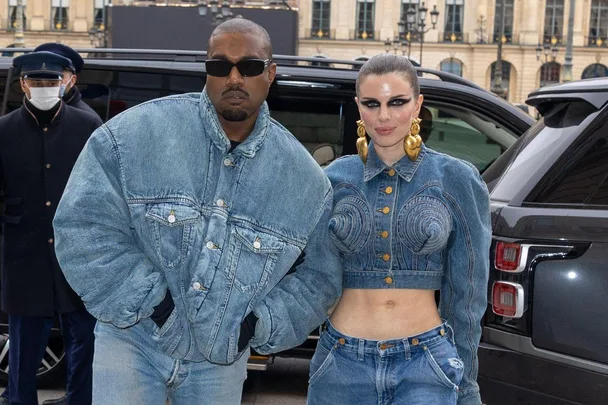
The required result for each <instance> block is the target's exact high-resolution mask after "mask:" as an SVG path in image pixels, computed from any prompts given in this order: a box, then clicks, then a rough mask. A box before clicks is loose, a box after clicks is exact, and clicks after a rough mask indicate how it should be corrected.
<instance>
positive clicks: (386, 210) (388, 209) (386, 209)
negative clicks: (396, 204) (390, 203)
mask: <svg viewBox="0 0 608 405" xmlns="http://www.w3.org/2000/svg"><path fill="white" fill-rule="evenodd" d="M389 212H391V209H390V208H389V207H384V208H382V213H383V214H388V213H389Z"/></svg>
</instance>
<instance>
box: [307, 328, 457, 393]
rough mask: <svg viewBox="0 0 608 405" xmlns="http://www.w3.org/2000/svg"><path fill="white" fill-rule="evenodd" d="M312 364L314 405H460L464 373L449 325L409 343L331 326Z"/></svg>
mask: <svg viewBox="0 0 608 405" xmlns="http://www.w3.org/2000/svg"><path fill="white" fill-rule="evenodd" d="M321 329H322V332H321V338H320V340H319V342H318V344H317V350H316V352H315V354H314V356H313V358H312V361H311V363H310V380H309V387H308V402H307V404H308V405H352V404H361V405H371V404H374V405H376V404H378V405H389V404H390V405H440V404H441V405H455V404H456V400H457V398H458V384H460V381H461V380H462V375H463V372H464V368H463V363H462V361H461V359H460V357H459V356H458V352H457V351H456V346H455V345H454V338H453V331H452V328H451V327H450V326H449V325H448V324H447V323H443V324H442V325H440V326H438V327H436V328H434V329H432V330H429V331H427V332H423V333H421V334H418V335H416V336H411V337H407V338H403V339H393V340H384V341H375V340H365V339H359V338H354V337H350V336H347V335H344V334H342V333H340V332H339V331H337V330H336V329H335V328H334V327H333V326H332V325H331V323H330V322H329V321H327V322H326V324H325V325H324V326H323V327H322V328H321Z"/></svg>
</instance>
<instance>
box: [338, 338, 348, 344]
mask: <svg viewBox="0 0 608 405" xmlns="http://www.w3.org/2000/svg"><path fill="white" fill-rule="evenodd" d="M338 343H340V344H341V345H343V344H346V340H345V339H344V338H340V339H338Z"/></svg>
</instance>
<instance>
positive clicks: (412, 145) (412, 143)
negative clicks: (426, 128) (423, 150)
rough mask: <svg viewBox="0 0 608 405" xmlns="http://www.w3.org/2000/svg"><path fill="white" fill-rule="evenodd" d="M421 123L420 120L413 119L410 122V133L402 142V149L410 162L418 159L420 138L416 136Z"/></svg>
mask: <svg viewBox="0 0 608 405" xmlns="http://www.w3.org/2000/svg"><path fill="white" fill-rule="evenodd" d="M421 121H422V120H421V119H420V118H414V119H413V120H412V127H411V128H410V133H409V134H407V136H406V137H405V139H404V140H403V149H404V150H405V154H406V155H407V157H408V158H410V160H412V161H415V160H416V159H418V155H419V154H420V147H421V145H422V138H421V137H420V135H418V134H419V133H420V122H421Z"/></svg>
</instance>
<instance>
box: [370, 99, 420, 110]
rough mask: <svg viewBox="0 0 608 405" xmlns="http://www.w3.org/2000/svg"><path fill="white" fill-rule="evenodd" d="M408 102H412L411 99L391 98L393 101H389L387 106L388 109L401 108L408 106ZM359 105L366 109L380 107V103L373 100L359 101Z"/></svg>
mask: <svg viewBox="0 0 608 405" xmlns="http://www.w3.org/2000/svg"><path fill="white" fill-rule="evenodd" d="M410 101H412V99H411V98H405V97H398V98H393V99H391V100H389V102H388V106H389V107H401V106H403V105H406V104H408V103H409V102H410ZM361 104H362V105H364V106H365V107H367V108H376V107H380V102H379V101H378V100H374V99H367V100H363V101H361Z"/></svg>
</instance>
